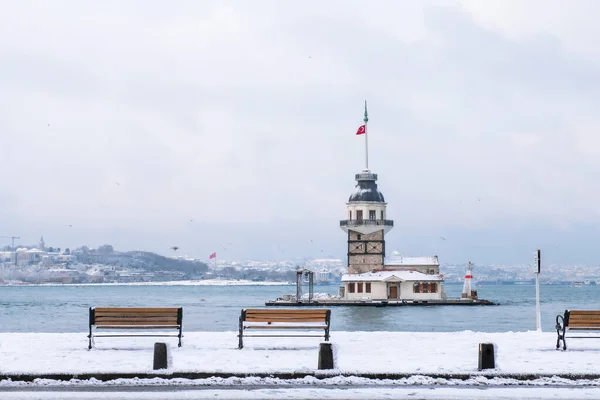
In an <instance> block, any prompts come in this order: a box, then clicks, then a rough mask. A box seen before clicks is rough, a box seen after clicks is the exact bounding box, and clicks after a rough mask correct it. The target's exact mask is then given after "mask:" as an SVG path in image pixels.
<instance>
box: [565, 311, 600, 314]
mask: <svg viewBox="0 0 600 400" xmlns="http://www.w3.org/2000/svg"><path fill="white" fill-rule="evenodd" d="M569 314H570V315H600V311H599V310H569Z"/></svg>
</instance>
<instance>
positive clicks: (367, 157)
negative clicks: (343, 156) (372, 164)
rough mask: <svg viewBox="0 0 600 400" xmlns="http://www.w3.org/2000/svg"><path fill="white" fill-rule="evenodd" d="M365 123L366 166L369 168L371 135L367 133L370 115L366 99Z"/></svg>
mask: <svg viewBox="0 0 600 400" xmlns="http://www.w3.org/2000/svg"><path fill="white" fill-rule="evenodd" d="M363 121H364V123H365V168H366V169H367V170H368V169H369V135H368V134H367V123H368V122H369V115H368V113H367V101H366V100H365V117H364V119H363Z"/></svg>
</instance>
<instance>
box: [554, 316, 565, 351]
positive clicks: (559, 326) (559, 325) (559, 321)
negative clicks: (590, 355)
mask: <svg viewBox="0 0 600 400" xmlns="http://www.w3.org/2000/svg"><path fill="white" fill-rule="evenodd" d="M561 331H562V332H561ZM566 331H567V327H566V326H565V319H564V318H563V316H562V315H558V316H557V317H556V335H557V336H558V337H557V338H556V350H558V349H560V342H561V341H562V342H563V350H567V342H566V340H565V333H566Z"/></svg>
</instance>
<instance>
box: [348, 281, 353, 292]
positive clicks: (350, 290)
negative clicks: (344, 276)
mask: <svg viewBox="0 0 600 400" xmlns="http://www.w3.org/2000/svg"><path fill="white" fill-rule="evenodd" d="M348 293H354V282H352V283H349V284H348Z"/></svg>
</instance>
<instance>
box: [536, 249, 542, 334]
mask: <svg viewBox="0 0 600 400" xmlns="http://www.w3.org/2000/svg"><path fill="white" fill-rule="evenodd" d="M540 253H541V252H540V250H539V249H538V251H536V252H535V263H536V264H537V268H536V271H535V330H536V331H538V332H541V331H542V313H541V311H540V270H541V265H542V260H541V258H542V257H541V254H540Z"/></svg>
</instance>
